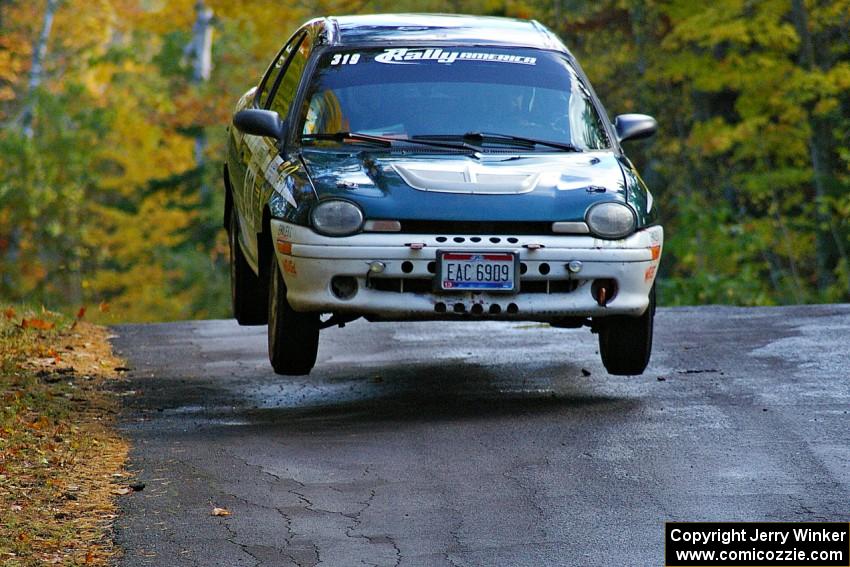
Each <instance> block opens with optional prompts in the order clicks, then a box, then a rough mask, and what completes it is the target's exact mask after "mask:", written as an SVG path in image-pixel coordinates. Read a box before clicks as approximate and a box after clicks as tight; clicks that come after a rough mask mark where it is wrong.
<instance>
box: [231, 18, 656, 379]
mask: <svg viewBox="0 0 850 567" xmlns="http://www.w3.org/2000/svg"><path fill="white" fill-rule="evenodd" d="M655 130H656V122H655V120H654V119H653V118H652V117H650V116H646V115H640V114H624V115H620V116H618V117H616V118H615V119H614V121H613V122H611V121H610V120H609V118H608V116H607V115H606V113H605V109H604V108H603V107H602V104H601V103H600V101H599V99H598V98H597V96H596V94H595V93H594V91H593V89H592V87H591V86H590V83H589V81H588V80H587V77H586V76H585V75H584V72H583V71H582V69H581V67H580V66H579V64H578V62H577V61H576V60H575V58H574V57H573V56H572V55H571V53H570V52H569V50H568V49H567V48H566V47H565V46H564V44H563V43H562V42H561V41H560V40H559V39H558V38H557V37H556V36H555V35H554V34H553V33H552V32H551V31H549V30H548V29H546V28H545V27H544V26H542V25H540V24H539V23H537V22H535V21H522V20H514V19H505V18H484V17H470V16H448V15H439V16H438V15H381V16H350V17H337V18H333V17H328V18H319V19H314V20H311V21H309V22H307V23H306V24H304V25H303V26H302V27H301V28H299V29H298V31H296V32H295V34H294V35H293V36H292V37H291V38H290V39H289V40H288V41H287V42H286V44H285V45H284V46H283V48H282V49H281V50H280V52H279V53H278V54H277V55H276V56H275V57H274V59H273V60H272V62H271V64H270V65H269V67H268V70H267V71H266V72H265V74H264V75H263V77H262V78H261V79H260V81H259V84H258V85H257V86H255V87H253V88H251V89H250V90H249V91H248V92H246V93H245V94H244V95H243V96H242V97H241V99H240V100H239V102H238V104H237V106H236V111H235V114H234V116H233V124H232V127H230V128H229V129H228V134H227V156H226V162H225V164H224V186H225V190H226V198H225V211H224V219H225V226H226V228H227V231H228V234H229V239H230V249H231V262H230V265H231V282H232V285H231V287H232V300H233V314H234V316H235V318H236V320H237V321H238V322H239V323H240V324H242V325H262V324H266V323H268V343H269V359H270V361H271V365H272V367H273V368H274V370H275V372H277V373H279V374H290V375H297V374H307V373H309V372H310V370H311V369H312V368H313V366H314V365H315V362H316V354H317V349H318V343H319V332H320V330H321V329H323V328H326V327H329V326H332V325H344V324H345V323H347V322H349V321H353V320H355V319H358V318H361V317H363V318H365V319H367V320H369V321H415V320H441V321H470V320H472V321H474V320H509V321H541V322H546V323H549V324H550V325H552V326H555V327H572V328H578V327H582V326H588V327H590V329H591V330H592V331H593V332H596V333H598V334H599V352H600V354H601V357H602V362H603V364H604V366H605V368H606V369H607V370H608V372H609V373H611V374H622V375H633V374H640V373H642V372H643V371H644V369H645V368H646V366H647V363H648V362H649V358H650V352H651V349H652V332H653V317H654V314H655V286H654V283H655V277H656V274H657V269H658V263H659V260H660V256H661V247H662V240H663V231H662V227H661V226H660V225H659V224H658V213H657V209H656V207H654V206H653V205H654V204H653V199H652V195H651V194H650V192H649V190H648V189H647V187H646V186H645V185H644V183H643V181H642V180H641V178H640V176H639V175H638V173H637V171H636V170H635V168H634V166H633V165H632V163H631V162H630V161H629V160H628V158H627V157H626V156H625V154H624V153H623V151H622V149H621V147H620V144H621V142H624V141H626V140H630V139H636V138H642V137H646V136H650V135H652V134H653V133H654V132H655ZM481 338H482V339H483V338H485V337H481ZM470 339H471V340H472V339H474V337H470Z"/></svg>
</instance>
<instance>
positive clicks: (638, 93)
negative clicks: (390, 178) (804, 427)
mask: <svg viewBox="0 0 850 567" xmlns="http://www.w3.org/2000/svg"><path fill="white" fill-rule="evenodd" d="M202 4H203V6H197V5H196V0H0V303H3V304H5V303H28V304H43V305H45V306H47V307H49V308H52V309H58V310H62V311H65V312H69V313H75V312H77V310H78V309H79V308H80V307H83V306H100V309H89V313H92V314H94V315H95V317H96V318H99V319H100V320H102V321H106V322H117V321H159V320H174V319H192V318H209V317H229V316H230V313H229V288H228V270H227V258H228V255H227V242H226V238H225V235H224V233H223V230H222V228H221V220H220V219H221V214H222V213H221V211H222V207H223V190H222V184H221V165H220V164H221V160H222V152H223V141H224V127H225V125H226V123H227V121H228V120H229V118H230V116H231V112H232V109H233V106H234V104H235V101H236V99H237V98H238V96H239V95H240V94H241V93H242V92H244V91H245V90H247V88H248V87H249V86H251V85H252V84H255V83H256V82H257V81H258V79H259V77H260V75H261V74H262V72H263V71H264V69H265V66H266V65H267V64H268V62H269V61H270V59H271V58H272V56H273V55H274V53H275V52H276V51H277V50H278V48H279V47H280V46H281V45H282V44H283V43H284V42H285V40H286V39H287V38H288V36H289V35H290V34H291V33H292V32H293V31H294V30H295V29H296V27H297V26H299V25H300V24H301V23H302V22H303V21H305V20H307V19H309V18H312V17H315V16H319V15H327V14H351V13H376V12H388V11H418V12H449V13H470V14H487V15H499V16H512V17H520V18H535V19H537V20H539V21H541V22H542V23H544V24H545V25H547V26H549V27H550V28H551V29H553V30H554V31H555V32H556V33H558V34H559V35H560V36H561V37H562V38H563V39H564V41H565V43H566V44H567V45H568V46H569V47H570V48H571V50H572V51H573V52H574V53H575V54H576V55H577V56H578V58H579V60H580V61H581V62H582V65H583V66H584V68H585V71H586V72H587V74H588V75H589V77H590V79H591V81H592V83H593V84H594V87H595V89H596V91H597V93H598V94H599V95H600V97H601V98H602V100H603V102H604V103H605V105H606V107H607V108H608V110H609V112H610V113H611V114H612V115H615V114H619V113H625V112H643V113H647V114H652V115H654V116H655V117H656V118H657V119H658V121H659V124H660V129H659V133H658V135H657V136H656V137H655V138H654V139H652V140H649V141H645V142H636V143H630V145H629V146H628V148H627V151H628V153H629V155H630V157H631V158H632V160H633V161H634V162H635V163H636V165H637V166H638V167H639V169H640V170H641V171H642V173H643V176H644V179H645V181H646V182H647V184H648V185H649V186H650V187H651V189H652V191H653V194H654V196H655V199H656V202H657V203H658V204H659V207H660V210H661V211H662V215H663V222H664V225H665V230H666V234H667V241H666V243H665V256H664V261H663V263H662V271H661V277H660V282H659V285H660V293H659V296H660V299H661V302H662V303H663V304H664V305H690V304H702V303H727V304H737V305H776V304H789V303H813V302H842V301H843V302H847V301H850V265H849V264H848V259H849V258H850V257H848V254H850V252H848V250H850V0H819V1H814V0H763V1H753V0H750V1H745V0H715V1H714V2H710V3H702V2H692V1H691V0H665V1H653V0H603V1H600V2H578V1H574V0H540V1H532V0H525V1H522V0H468V1H466V0H434V1H430V0H423V1H405V0H394V1H384V0H347V1H343V0H327V1H313V2H309V1H307V2H300V3H286V2H280V1H273V0H253V1H251V0H206V2H204V3H202ZM199 8H201V10H200V11H199ZM199 16H200V21H201V22H202V23H203V22H205V21H207V20H208V26H205V25H201V26H200V27H197V26H199V24H198V21H199ZM210 16H211V19H209V17H210ZM193 26H195V29H194V32H193ZM205 30H208V31H206V33H204V32H205ZM199 32H200V33H199ZM199 40H200V41H199ZM205 42H209V43H210V50H209V55H210V57H209V60H208V61H206V60H205V54H206V50H205V49H204V46H203V45H202V44H204V43H205ZM191 46H195V47H196V48H195V49H193V48H192V47H191ZM199 46H200V49H197V47H199Z"/></svg>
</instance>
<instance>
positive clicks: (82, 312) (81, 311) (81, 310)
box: [77, 305, 86, 320]
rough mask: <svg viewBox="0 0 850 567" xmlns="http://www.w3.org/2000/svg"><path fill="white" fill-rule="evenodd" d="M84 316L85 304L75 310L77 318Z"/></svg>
mask: <svg viewBox="0 0 850 567" xmlns="http://www.w3.org/2000/svg"><path fill="white" fill-rule="evenodd" d="M85 316H86V306H85V305H84V306H82V307H80V310H79V311H77V320H80V319H82V318H83V317H85Z"/></svg>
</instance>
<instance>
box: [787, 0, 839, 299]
mask: <svg viewBox="0 0 850 567" xmlns="http://www.w3.org/2000/svg"><path fill="white" fill-rule="evenodd" d="M791 14H792V19H793V21H794V27H795V28H796V30H797V35H798V36H799V37H800V51H799V58H800V64H801V65H802V67H803V68H804V69H805V70H807V71H813V70H815V69H816V68H817V64H816V55H815V49H814V42H813V40H812V34H811V32H810V31H809V13H808V10H807V8H806V4H805V2H804V0H792V2H791ZM813 106H814V104H811V105H809V108H807V111H808V115H809V130H810V134H809V156H810V159H811V163H812V181H813V184H814V189H815V211H816V212H815V219H816V223H817V226H816V227H815V237H816V254H817V279H818V291H819V292H820V293H821V294H823V293H824V292H825V291H826V290H827V288H828V287H829V285H830V284H831V283H833V281H834V270H835V266H836V263H837V258H836V248H835V242H834V241H833V235H832V229H831V224H832V219H831V215H830V212H829V210H828V209H827V204H828V196H829V194H830V193H831V190H830V188H831V186H832V185H834V183H835V175H834V172H835V167H834V163H833V155H834V147H833V146H834V143H833V135H832V125H831V124H830V123H829V121H828V120H826V119H825V118H824V117H821V116H815V115H814V113H813Z"/></svg>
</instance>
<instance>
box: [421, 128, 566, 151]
mask: <svg viewBox="0 0 850 567" xmlns="http://www.w3.org/2000/svg"><path fill="white" fill-rule="evenodd" d="M413 139H415V140H435V141H441V140H445V141H450V140H463V141H464V142H467V143H478V144H479V145H480V144H486V143H491V144H508V145H512V146H522V147H526V148H529V149H530V148H534V147H535V146H549V147H551V148H557V149H559V150H564V151H566V152H580V151H581V150H580V149H579V148H577V147H576V146H574V145H572V144H570V143H567V142H551V141H549V140H539V139H537V138H526V137H523V136H514V135H513V134H498V133H495V132H467V133H466V134H433V135H431V134H425V135H418V136H413Z"/></svg>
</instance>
